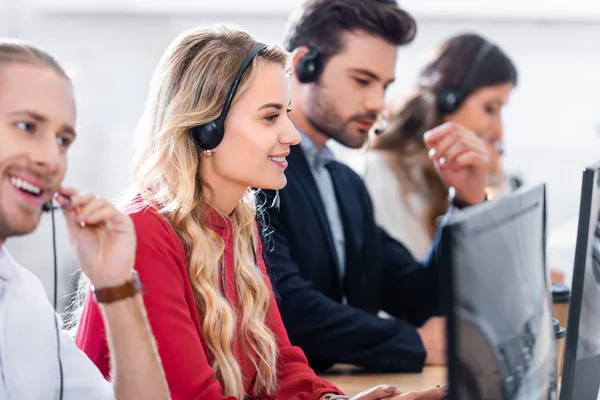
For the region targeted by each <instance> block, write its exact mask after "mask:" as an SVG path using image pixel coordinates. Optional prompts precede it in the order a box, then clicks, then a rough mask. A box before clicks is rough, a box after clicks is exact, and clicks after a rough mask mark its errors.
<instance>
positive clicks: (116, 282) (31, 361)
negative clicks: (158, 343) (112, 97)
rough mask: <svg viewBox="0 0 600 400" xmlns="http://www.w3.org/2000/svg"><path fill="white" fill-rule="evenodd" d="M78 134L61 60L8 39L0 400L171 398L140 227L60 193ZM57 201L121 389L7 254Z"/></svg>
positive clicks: (2, 136)
mask: <svg viewBox="0 0 600 400" xmlns="http://www.w3.org/2000/svg"><path fill="white" fill-rule="evenodd" d="M74 126H75V102H74V98H73V89H72V86H71V82H70V81H69V79H68V78H67V76H66V74H65V72H64V71H63V69H62V68H61V67H60V66H59V65H58V64H57V62H56V61H55V60H54V59H53V58H52V57H51V56H49V55H48V54H47V53H45V52H43V51H41V50H39V49H37V48H35V47H32V46H30V45H26V44H23V43H18V42H8V41H2V40H0V399H32V400H37V399H40V400H41V399H60V400H62V399H69V400H76V399H94V400H95V399H98V400H101V399H102V400H104V399H115V398H118V399H142V398H143V399H157V400H158V399H161V400H162V399H167V398H168V397H169V392H168V388H167V385H166V380H165V378H164V373H163V371H162V367H161V363H160V360H159V358H158V353H157V351H156V347H155V344H154V340H153V337H152V334H151V332H150V329H149V325H148V321H147V318H146V313H145V309H144V305H143V303H142V300H141V295H140V293H139V292H140V286H139V281H138V280H137V277H136V275H134V273H133V262H134V258H135V250H136V237H135V231H134V229H133V223H132V222H131V220H130V218H129V217H127V216H125V215H124V214H122V213H121V212H119V211H118V210H117V209H116V208H114V207H113V206H112V205H111V204H109V203H107V202H106V201H105V200H103V199H99V198H96V197H95V196H94V195H92V194H80V193H77V192H76V191H75V190H73V189H67V188H64V187H61V183H62V180H63V178H64V176H65V172H66V168H67V150H68V149H69V146H70V145H71V143H72V142H73V140H74V139H75V131H74ZM55 193H58V196H57V197H56V200H57V201H58V202H59V204H60V205H61V207H62V208H63V211H64V215H65V220H66V222H67V228H68V231H69V239H70V242H71V245H72V246H73V249H74V250H75V255H76V259H77V262H78V264H79V265H80V266H81V268H82V270H83V271H84V272H85V274H86V275H87V276H88V277H89V279H90V280H91V282H92V283H93V285H94V287H95V293H96V301H98V303H100V304H101V308H102V311H103V316H104V319H105V323H106V326H107V337H108V342H109V346H110V348H111V361H112V362H113V364H114V365H115V367H114V369H113V371H114V374H113V379H112V384H111V383H109V382H107V381H106V380H104V378H103V377H102V374H100V372H99V371H98V370H97V369H96V367H95V365H94V364H93V363H92V362H91V361H90V360H89V359H88V358H87V357H86V355H85V354H84V353H83V352H81V351H80V350H79V349H77V347H76V346H75V344H74V342H73V340H72V339H71V337H70V336H69V334H67V333H66V332H62V331H61V330H60V329H59V322H58V317H57V316H56V315H55V313H54V310H53V309H52V306H51V305H50V303H48V300H47V298H46V294H45V293H44V289H43V286H42V284H41V283H40V281H39V280H38V279H37V278H36V277H35V276H34V275H33V274H32V273H30V272H29V271H27V270H26V269H24V268H23V267H21V266H19V265H17V264H16V262H15V261H14V260H13V259H12V257H11V256H10V255H9V254H8V252H7V250H6V249H5V248H4V247H3V245H4V242H5V241H6V240H7V239H9V238H11V237H14V236H21V235H26V234H28V233H31V232H33V231H34V230H35V228H36V227H37V225H38V223H39V220H40V216H41V214H42V205H43V204H44V203H46V202H48V201H50V200H51V199H52V198H53V197H54V195H55Z"/></svg>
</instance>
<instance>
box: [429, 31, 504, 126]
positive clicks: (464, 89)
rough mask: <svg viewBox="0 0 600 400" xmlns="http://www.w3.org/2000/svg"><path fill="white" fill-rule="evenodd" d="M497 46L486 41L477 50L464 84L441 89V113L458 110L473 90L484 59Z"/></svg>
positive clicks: (450, 112) (439, 94)
mask: <svg viewBox="0 0 600 400" xmlns="http://www.w3.org/2000/svg"><path fill="white" fill-rule="evenodd" d="M495 48H496V46H495V45H493V44H491V43H489V42H487V41H484V42H483V44H482V45H481V47H480V49H479V51H478V52H477V55H476V56H475V59H474V60H473V63H472V64H471V67H470V68H469V70H468V71H467V74H466V75H465V79H464V80H463V82H462V84H461V85H460V86H458V87H447V88H443V89H442V90H440V92H439V93H438V95H437V108H438V111H439V112H440V114H452V113H453V112H455V111H456V110H458V108H459V107H460V105H461V104H462V102H463V101H464V100H465V98H466V97H467V95H468V94H469V92H470V91H471V89H472V86H473V84H474V83H475V78H476V77H477V74H478V73H479V69H480V68H481V65H482V64H483V61H485V58H486V57H487V56H488V54H490V52H491V51H492V50H493V49H495Z"/></svg>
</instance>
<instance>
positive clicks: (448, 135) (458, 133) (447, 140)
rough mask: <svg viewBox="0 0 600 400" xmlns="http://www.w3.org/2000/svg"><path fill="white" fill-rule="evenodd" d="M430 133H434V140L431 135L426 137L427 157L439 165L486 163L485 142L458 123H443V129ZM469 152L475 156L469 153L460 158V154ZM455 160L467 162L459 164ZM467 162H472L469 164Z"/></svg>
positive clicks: (476, 164)
mask: <svg viewBox="0 0 600 400" xmlns="http://www.w3.org/2000/svg"><path fill="white" fill-rule="evenodd" d="M436 129H437V128H436ZM434 130H435V129H434ZM434 130H432V131H431V132H433V131H434ZM440 132H442V133H440ZM431 135H435V136H434V138H435V140H431V139H430V138H431V136H430V137H429V139H428V141H429V143H430V146H431V147H430V150H429V158H430V159H431V160H432V161H434V162H437V163H438V164H439V166H440V167H442V168H444V167H445V168H461V167H464V166H479V165H485V166H487V165H488V160H489V153H488V149H487V147H486V144H485V142H484V141H483V140H482V139H480V138H478V137H477V136H476V135H475V134H474V133H472V132H470V131H468V130H466V129H464V128H462V127H459V126H458V125H449V126H446V125H444V128H443V129H439V130H435V132H434V133H432V134H431ZM470 153H474V154H475V156H473V155H470V156H468V157H462V158H461V156H463V155H465V154H470ZM457 160H461V161H466V162H467V163H466V164H460V163H457ZM468 162H472V163H471V164H469V163H468Z"/></svg>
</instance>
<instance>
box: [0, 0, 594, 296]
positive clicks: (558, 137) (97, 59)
mask: <svg viewBox="0 0 600 400" xmlns="http://www.w3.org/2000/svg"><path fill="white" fill-rule="evenodd" d="M28 1H29V2H28V3H24V2H23V1H21V2H19V1H18V0H0V26H2V25H3V24H2V22H6V21H7V20H9V22H10V23H11V24H13V25H11V28H10V29H9V30H6V29H5V28H0V34H2V35H7V34H8V35H12V36H15V35H18V36H20V37H22V38H25V39H28V40H32V41H34V42H35V43H37V44H39V45H41V46H44V47H46V48H48V49H49V50H51V51H52V52H54V53H55V54H56V55H57V56H58V58H59V59H60V60H61V61H62V63H63V64H64V65H65V66H66V67H67V68H68V69H70V70H71V71H72V72H73V75H74V81H75V85H76V93H77V100H78V104H79V122H80V135H79V138H78V141H77V143H76V145H75V146H74V147H73V150H72V152H71V155H70V167H69V172H68V175H67V183H68V184H70V185H73V186H76V187H78V188H81V189H84V190H91V191H94V192H96V193H98V194H100V195H102V196H106V197H109V198H110V197H111V196H114V195H115V194H117V193H118V192H119V191H120V190H121V189H122V188H123V187H124V185H125V184H126V183H127V168H128V162H129V158H130V155H131V133H132V130H133V127H134V126H135V124H136V122H137V119H138V117H139V115H140V113H141V110H142V106H143V102H144V98H145V96H146V90H147V85H148V82H149V80H150V76H151V73H152V71H153V68H154V66H155V64H156V62H157V61H158V58H159V57H160V55H161V53H162V52H163V50H164V49H165V47H166V46H167V44H168V43H169V42H170V41H171V40H172V39H173V38H174V37H175V35H177V34H178V33H179V32H180V31H181V30H182V29H185V28H190V27H193V26H195V25H198V24H209V23H216V22H233V23H235V24H237V25H239V26H242V27H244V28H246V29H247V30H249V31H250V32H252V33H253V34H254V35H255V36H256V37H257V39H259V40H262V41H266V42H280V39H281V36H282V32H283V28H284V24H285V18H286V13H287V9H288V8H289V6H290V4H293V2H289V3H288V2H276V1H274V0H273V1H267V0H262V1H255V2H247V1H241V0H238V1H233V0H228V1H225V0H221V1H220V2H218V3H215V2H212V1H202V2H199V1H194V2H188V3H186V2H184V1H182V0H178V1H170V2H159V1H158V0H154V1H144V2H141V1H138V2H128V3H122V2H116V1H104V0H103V1H102V2H99V1H93V2H92V0H77V1H72V0H71V1H58V0H44V1H41V0H40V1H38V2H36V3H35V4H34V5H35V7H34V6H32V5H31V0H28ZM294 1H296V3H297V2H298V0H294ZM511 1H512V3H511V4H513V5H514V6H515V7H517V6H518V5H524V4H530V5H531V3H528V2H526V1H525V2H524V1H515V0H511ZM532 1H533V0H532ZM570 2H571V3H572V4H575V5H574V6H573V8H572V10H577V9H578V8H577V5H579V6H580V7H581V8H579V10H580V11H581V10H586V9H588V10H590V12H589V15H588V16H587V17H586V18H582V17H581V15H580V16H573V15H571V16H569V18H568V19H567V20H566V21H562V22H561V21H560V19H561V12H560V10H563V11H564V10H566V8H565V7H563V8H562V9H561V8H560V7H559V6H561V4H562V5H563V6H564V4H566V2H565V3H560V4H559V3H558V2H548V1H545V2H543V4H545V5H548V8H547V9H546V11H545V12H542V11H540V14H539V15H541V17H539V18H535V20H533V19H532V17H531V15H538V14H535V12H536V9H535V7H534V8H531V7H530V8H529V9H528V10H524V11H523V13H522V14H521V15H520V16H519V17H518V18H515V17H514V16H511V15H509V14H511V12H512V13H514V9H513V11H510V10H509V11H510V12H507V11H505V12H504V14H502V13H499V12H498V15H497V16H495V15H496V14H494V10H496V9H495V8H494V7H498V4H500V3H490V2H468V1H467V0H462V1H456V2H451V3H447V2H442V1H441V0H429V2H425V1H417V0H412V1H408V0H406V1H403V2H402V3H403V4H410V5H412V6H414V7H415V9H417V10H418V13H417V15H420V17H419V33H418V36H417V39H416V41H415V42H414V43H413V44H412V45H410V46H409V47H407V48H405V49H403V50H402V51H401V52H400V56H399V60H398V68H397V75H398V79H397V83H396V84H394V85H393V86H392V87H391V88H390V92H389V97H390V98H391V97H394V96H397V95H399V94H400V93H402V92H403V91H404V90H406V89H407V88H409V87H410V85H411V83H412V82H413V80H414V77H415V75H416V73H417V70H418V68H419V64H420V62H421V60H422V59H423V54H424V52H425V51H427V50H429V49H432V48H433V47H434V46H435V45H436V44H437V43H439V42H440V41H442V40H443V39H445V38H446V37H448V36H449V35H451V34H454V33H457V32H461V31H465V30H469V31H476V32H479V33H482V34H484V35H485V36H487V37H488V38H490V39H492V40H494V41H496V42H497V43H499V44H500V45H501V46H502V47H503V48H504V49H505V50H506V51H507V52H508V53H509V54H510V55H511V56H512V57H513V58H514V60H515V62H516V64H517V66H518V69H519V72H520V85H519V87H518V89H517V90H516V91H515V93H514V96H513V98H512V101H511V104H510V105H509V107H508V108H507V110H506V114H505V136H506V140H507V156H506V167H507V168H508V169H509V170H511V171H517V172H521V173H522V174H523V175H524V176H525V178H526V179H527V180H528V181H530V182H532V181H546V182H548V184H549V191H550V201H549V206H550V227H551V228H553V227H557V226H559V225H560V224H562V223H564V222H565V221H567V220H568V219H569V218H572V217H574V216H575V215H576V214H577V212H578V197H579V187H580V179H581V170H582V167H583V166H584V165H585V164H587V163H589V162H591V161H594V160H595V159H600V151H598V150H599V149H600V138H599V137H598V133H599V132H598V127H599V126H600V120H599V117H600V113H599V111H600V109H599V108H600V105H599V104H598V100H597V99H598V96H597V93H599V92H600V79H599V77H598V71H600V23H597V22H594V19H595V17H594V16H599V15H600V13H598V12H597V11H599V10H598V6H597V2H596V1H594V2H590V3H589V4H587V5H586V4H584V2H583V0H579V1H578V2H572V1H570ZM484 3H485V4H488V5H489V4H494V6H489V7H487V8H486V7H484V6H483V4H484ZM505 3H506V2H505ZM534 3H535V4H537V6H536V7H539V6H540V5H542V2H539V1H537V0H535V1H534ZM9 4H12V5H13V7H14V5H15V4H18V5H19V6H18V7H16V9H17V10H16V11H13V13H12V15H11V17H10V18H9V17H7V14H4V12H3V11H4V10H6V9H7V7H6V6H7V5H9ZM28 4H29V5H28ZM40 4H41V6H40ZM98 4H101V5H102V4H103V5H104V6H99V7H98ZM123 4H124V5H125V6H123ZM165 4H169V7H165ZM191 4H193V5H194V6H193V7H192V11H189V10H188V9H187V8H186V7H187V6H189V5H191ZM211 4H213V5H214V4H217V6H214V7H216V8H214V7H213V6H211ZM249 4H253V5H256V6H257V8H256V9H255V11H251V10H248V7H249ZM443 4H453V5H456V8H452V7H449V6H442V5H443ZM557 4H558V5H557ZM90 5H91V6H92V8H89V7H90ZM431 5H435V6H436V7H431ZM233 6H235V7H233ZM202 7H213V9H212V10H208V11H202V9H201V8H202ZM443 7H445V10H446V11H447V13H448V14H447V16H446V17H444V15H442V14H443V13H442V11H443V10H444V8H443ZM461 7H462V8H461ZM469 7H477V8H475V10H476V11H477V13H478V14H477V15H476V17H477V19H474V17H469V18H461V17H460V16H461V13H460V12H458V11H457V10H462V11H461V12H465V10H466V9H471V8H469ZM552 7H555V8H556V10H555V11H554V12H553V13H551V12H548V9H553V8H552ZM586 7H587V8H586ZM567 8H568V7H567ZM409 9H410V7H409ZM144 10H146V11H147V12H144ZM257 10H258V11H257ZM433 10H436V11H433ZM440 10H442V11H440ZM453 10H454V11H453ZM507 10H508V9H507ZM496 11H497V10H496ZM571 14H573V12H571ZM580 14H581V13H580ZM483 17H485V19H482V18H483ZM541 20H543V21H541ZM598 20H599V21H600V18H598ZM339 154H340V155H341V156H343V157H350V158H349V160H350V162H357V160H358V161H360V155H358V158H357V154H356V153H348V152H345V151H339ZM58 245H59V254H60V264H61V276H62V278H63V279H62V280H61V288H60V292H61V294H66V293H67V292H68V290H69V289H68V285H67V283H66V281H65V275H66V273H67V271H69V270H70V268H71V266H72V262H71V259H70V251H69V250H68V245H67V242H66V236H65V232H64V229H63V228H62V224H61V223H59V242H58ZM9 248H10V249H11V251H12V252H13V253H14V254H15V256H16V257H17V259H18V260H19V261H20V262H21V263H22V264H23V265H25V266H27V267H29V268H30V269H31V270H33V271H34V272H35V273H36V274H38V275H39V276H40V277H41V279H42V281H43V282H44V283H45V284H46V287H47V289H50V290H51V283H52V279H51V277H52V273H51V268H50V267H51V242H50V223H49V216H45V217H44V220H43V221H42V225H41V226H40V228H39V229H38V230H37V232H36V233H34V234H33V235H31V236H28V237H26V238H21V239H15V240H11V241H10V242H9Z"/></svg>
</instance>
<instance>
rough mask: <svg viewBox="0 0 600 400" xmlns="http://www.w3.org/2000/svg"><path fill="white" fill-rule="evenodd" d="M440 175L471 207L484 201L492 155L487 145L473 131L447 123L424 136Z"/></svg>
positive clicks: (430, 155)
mask: <svg viewBox="0 0 600 400" xmlns="http://www.w3.org/2000/svg"><path fill="white" fill-rule="evenodd" d="M423 138H424V141H425V146H427V148H428V149H429V158H430V159H431V160H432V161H433V163H434V165H435V168H436V170H437V172H438V174H439V175H440V176H441V177H442V179H443V180H444V181H445V182H446V184H447V185H448V186H453V187H454V189H456V194H457V195H458V197H460V198H461V199H462V200H463V201H466V202H467V203H469V204H475V203H479V202H480V201H483V200H484V199H485V187H486V185H487V178H488V172H489V164H490V155H489V151H488V149H487V147H486V144H485V142H484V141H483V140H482V139H481V138H479V137H477V135H475V134H474V133H473V132H471V131H469V130H467V129H465V128H463V127H462V126H460V125H458V124H456V123H454V122H447V123H445V124H442V125H440V126H438V127H436V128H434V129H432V130H430V131H427V132H426V133H425V135H424V136H423Z"/></svg>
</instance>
